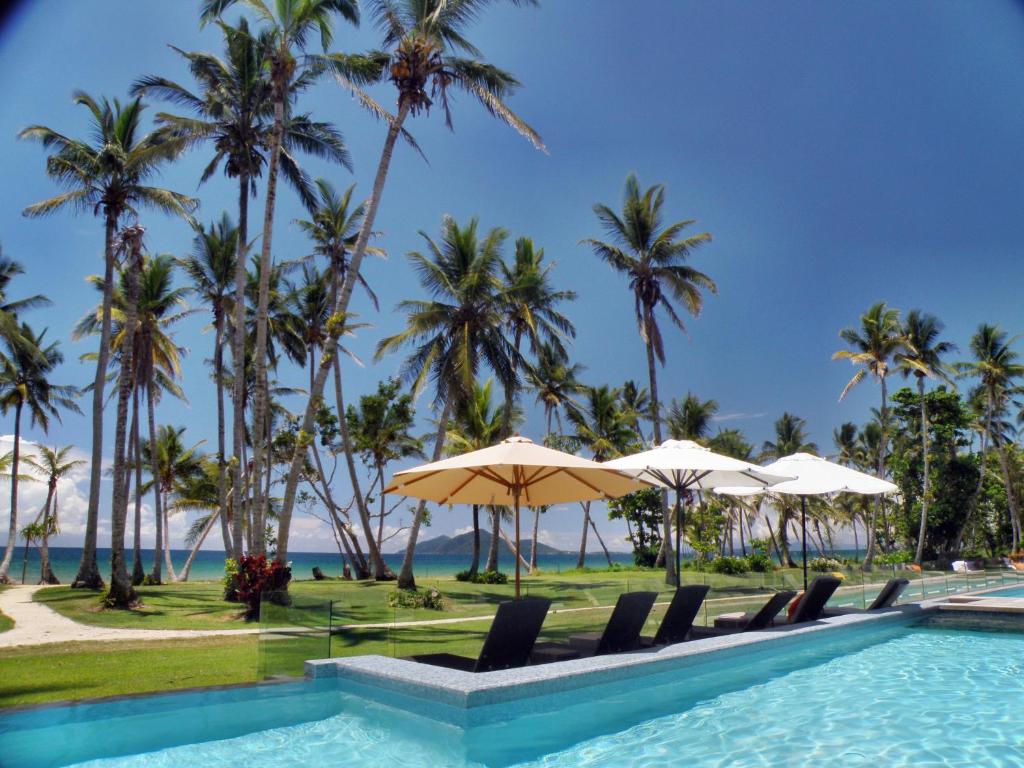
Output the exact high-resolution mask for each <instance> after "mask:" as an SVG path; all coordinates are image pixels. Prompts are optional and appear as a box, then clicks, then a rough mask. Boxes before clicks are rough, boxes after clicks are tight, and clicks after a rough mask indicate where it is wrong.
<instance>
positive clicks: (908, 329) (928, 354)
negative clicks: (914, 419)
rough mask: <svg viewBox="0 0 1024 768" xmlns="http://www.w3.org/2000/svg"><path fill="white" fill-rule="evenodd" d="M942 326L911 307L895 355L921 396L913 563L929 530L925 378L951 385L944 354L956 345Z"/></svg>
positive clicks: (899, 365)
mask: <svg viewBox="0 0 1024 768" xmlns="http://www.w3.org/2000/svg"><path fill="white" fill-rule="evenodd" d="M943 328H944V326H943V324H942V321H941V320H939V319H938V318H937V317H935V316H934V315H929V314H928V313H926V312H922V311H921V310H919V309H912V310H910V311H909V312H908V313H907V317H906V319H905V320H904V321H903V351H902V352H900V353H898V354H897V356H896V362H897V366H898V368H899V370H900V373H902V374H903V376H904V378H906V377H908V376H913V377H914V378H915V379H916V380H917V394H918V397H919V398H920V399H921V457H922V461H923V462H924V471H923V485H924V488H923V491H922V493H921V524H920V526H919V527H918V534H917V549H916V550H915V553H914V562H915V563H917V564H918V565H920V564H921V559H922V558H923V557H924V541H925V532H926V531H927V530H928V504H929V503H930V502H931V467H930V461H929V458H930V457H929V451H928V404H927V400H926V398H925V396H924V380H925V379H927V378H932V379H940V380H941V381H944V382H947V383H950V384H952V381H951V379H950V376H949V374H948V373H947V370H948V368H947V366H946V364H945V362H944V361H943V360H942V358H943V356H944V355H948V354H949V353H950V352H953V351H955V350H956V345H955V344H953V343H951V342H948V341H941V340H940V339H939V336H940V335H941V334H942V330H943Z"/></svg>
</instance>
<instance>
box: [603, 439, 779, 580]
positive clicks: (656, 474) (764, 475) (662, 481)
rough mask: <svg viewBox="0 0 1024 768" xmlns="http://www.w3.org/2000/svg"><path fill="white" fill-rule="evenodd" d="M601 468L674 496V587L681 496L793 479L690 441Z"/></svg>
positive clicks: (681, 520) (667, 444) (672, 443)
mask: <svg viewBox="0 0 1024 768" xmlns="http://www.w3.org/2000/svg"><path fill="white" fill-rule="evenodd" d="M603 466H605V467H611V468H612V469H619V470H622V471H624V472H629V473H630V474H633V475H635V476H636V477H638V478H641V479H642V480H646V481H647V482H649V483H652V484H654V485H660V486H662V487H664V488H671V489H672V490H674V491H675V492H676V507H675V511H676V584H678V583H679V580H680V579H679V566H680V562H679V561H680V539H681V537H682V529H683V525H684V522H685V521H684V518H683V517H682V495H683V494H684V493H686V492H687V491H694V490H696V491H708V490H711V489H713V488H715V487H716V486H719V485H730V486H749V487H753V488H757V489H758V490H760V489H762V488H764V487H765V486H773V485H774V484H776V483H779V482H781V481H783V480H791V479H792V478H793V477H795V475H790V474H783V473H773V472H769V471H768V470H766V469H762V468H761V467H759V466H757V465H756V464H750V463H748V462H746V461H741V460H740V459H734V458H732V457H731V456H723V455H722V454H720V453H715V452H714V451H712V450H710V449H709V448H705V447H704V446H703V445H699V444H698V443H695V442H693V441H692V440H666V441H665V442H663V443H662V444H661V445H657V446H655V447H654V448H651V449H650V450H648V451H642V452H640V453H634V454H631V455H630V456H623V457H622V458H619V459H613V460H611V461H606V462H605V463H604V465H603Z"/></svg>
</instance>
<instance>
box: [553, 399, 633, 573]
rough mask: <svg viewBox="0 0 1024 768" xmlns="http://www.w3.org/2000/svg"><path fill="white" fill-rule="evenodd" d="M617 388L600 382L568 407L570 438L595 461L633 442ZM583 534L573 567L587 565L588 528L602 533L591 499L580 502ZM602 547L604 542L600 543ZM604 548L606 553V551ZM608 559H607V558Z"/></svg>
mask: <svg viewBox="0 0 1024 768" xmlns="http://www.w3.org/2000/svg"><path fill="white" fill-rule="evenodd" d="M619 395H620V393H619V390H618V389H613V388H611V387H609V386H608V385H607V384H602V385H601V386H598V387H588V388H587V390H586V395H585V397H584V400H583V406H582V407H581V408H571V409H570V410H569V412H568V417H569V423H570V424H571V425H572V427H573V429H574V432H573V434H572V435H570V440H571V441H572V443H573V444H574V445H575V446H576V447H577V449H582V450H586V451H588V452H589V453H590V454H591V455H592V456H593V457H594V461H607V460H608V459H613V458H615V457H616V456H618V455H620V454H621V453H622V452H623V451H624V450H626V448H627V447H628V446H629V445H630V444H631V443H632V442H633V440H634V437H635V433H634V431H633V425H632V423H631V422H630V419H629V417H628V416H627V415H626V414H625V413H623V411H622V409H621V408H620V407H619ZM581 506H582V507H583V533H582V535H581V536H580V553H579V557H578V559H577V563H576V567H577V568H582V567H583V566H584V565H586V558H587V531H588V529H590V528H593V530H594V534H595V535H596V536H597V537H598V539H599V540H600V537H601V534H599V533H598V532H597V526H596V525H595V524H594V521H593V519H592V518H591V516H590V502H589V501H586V502H582V503H581ZM601 546H602V548H603V547H604V542H603V541H602V542H601ZM607 551H608V550H607V549H605V553H606V554H607ZM609 562H610V559H609Z"/></svg>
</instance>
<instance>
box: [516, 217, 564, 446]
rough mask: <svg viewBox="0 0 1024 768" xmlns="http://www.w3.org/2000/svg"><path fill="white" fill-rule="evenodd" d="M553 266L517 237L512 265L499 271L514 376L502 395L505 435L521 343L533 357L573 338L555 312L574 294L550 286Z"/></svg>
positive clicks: (526, 240) (527, 241)
mask: <svg viewBox="0 0 1024 768" xmlns="http://www.w3.org/2000/svg"><path fill="white" fill-rule="evenodd" d="M554 268H555V264H554V262H549V263H547V264H545V263H544V249H543V248H537V247H536V246H534V244H533V240H531V239H530V238H528V237H520V238H519V239H517V240H516V249H515V254H514V255H513V257H512V264H511V265H508V264H506V263H504V262H502V265H501V271H502V276H503V281H504V284H505V292H504V294H505V295H504V302H505V316H506V319H507V322H508V326H509V328H510V329H511V334H512V347H513V349H514V350H515V355H513V357H512V365H513V367H514V368H515V369H516V372H517V376H516V379H515V383H514V384H513V388H512V389H509V390H506V391H505V414H506V415H505V422H506V423H505V430H504V431H505V433H506V435H505V436H506V437H507V436H508V435H509V434H510V433H511V432H510V430H511V420H512V411H513V409H514V407H515V400H516V385H517V384H518V381H519V377H518V372H519V371H520V369H521V368H522V367H523V366H522V357H521V355H520V350H521V347H522V342H523V339H524V338H526V340H527V341H529V343H530V349H531V350H532V351H533V353H534V355H536V354H537V351H538V350H539V349H540V345H541V344H542V343H548V344H550V345H552V346H554V347H555V348H556V349H558V348H562V340H563V338H565V337H570V338H571V337H575V335H576V328H575V327H574V326H573V324H572V323H571V322H570V321H569V319H568V318H567V317H566V316H565V315H563V314H562V313H561V312H560V311H559V310H558V305H559V304H560V303H562V302H565V301H573V300H574V299H575V298H576V292H575V291H559V290H556V289H555V288H554V287H553V286H552V285H551V271H552V270H553V269H554Z"/></svg>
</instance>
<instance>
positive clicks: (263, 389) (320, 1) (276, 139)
mask: <svg viewBox="0 0 1024 768" xmlns="http://www.w3.org/2000/svg"><path fill="white" fill-rule="evenodd" d="M236 4H239V0H204V1H203V3H202V6H201V18H202V20H203V22H204V23H206V22H210V21H214V20H217V19H219V17H220V16H221V14H222V13H224V11H226V10H227V9H229V8H231V7H232V6H234V5H236ZM240 4H242V5H245V6H246V7H247V8H248V9H249V10H251V11H252V12H253V13H254V14H255V15H256V17H257V18H258V19H259V20H260V21H261V22H262V23H263V24H264V28H263V31H262V36H261V37H262V40H264V41H265V44H266V65H267V67H268V69H269V81H270V82H269V85H270V101H271V104H272V105H273V121H272V126H271V131H270V141H269V145H268V152H269V156H268V158H267V188H266V196H265V206H264V211H263V234H262V236H261V238H260V257H259V264H260V272H259V274H260V284H259V293H258V300H257V303H256V347H255V351H254V359H255V363H256V398H255V401H254V403H253V425H254V428H255V432H254V434H253V439H252V443H253V473H254V475H255V477H256V478H257V479H259V478H261V477H262V475H263V463H264V458H265V457H266V454H267V453H268V452H269V438H270V435H269V433H268V432H266V418H267V414H266V411H267V407H268V397H269V394H268V387H269V381H268V378H267V335H268V329H267V325H268V312H269V299H270V286H269V283H268V281H269V278H270V271H271V258H270V255H271V248H272V245H273V235H274V209H275V206H276V204H277V175H278V171H279V169H280V167H281V150H282V148H283V146H284V134H285V124H286V122H287V115H288V112H289V111H290V108H291V105H292V103H293V102H294V100H295V97H296V95H297V94H298V93H299V92H300V91H301V90H304V89H305V88H306V87H308V85H309V83H310V82H311V80H313V79H315V77H316V76H317V75H318V74H319V73H320V72H321V71H322V65H320V64H311V62H310V59H309V57H308V56H307V55H306V50H307V43H308V41H309V39H310V37H312V36H314V35H315V36H317V37H318V38H319V40H320V43H321V44H322V46H323V50H324V51H326V50H327V48H328V47H329V46H330V44H331V39H332V36H333V32H332V29H331V22H332V17H333V16H334V15H335V14H337V15H339V16H341V17H342V18H343V19H344V20H346V21H348V22H350V23H352V24H353V25H358V23H359V8H358V4H357V2H356V0H277V2H276V3H275V4H274V5H273V6H269V5H267V4H266V3H264V2H263V0H241V3H240ZM346 61H347V57H340V58H339V61H338V63H337V66H343V67H344V68H345V70H346V71H348V72H352V70H351V68H350V67H347V66H345V62H346ZM352 74H353V75H354V76H358V75H359V71H358V69H357V70H355V71H354V72H352ZM339 142H340V137H339ZM338 159H339V160H347V157H346V156H345V155H344V154H342V155H341V156H339V157H338ZM269 471H270V470H269V462H268V464H267V473H268V475H269ZM253 487H254V489H257V492H256V498H255V500H254V501H255V506H256V511H257V517H258V518H260V519H263V518H265V517H266V507H267V503H268V499H264V498H263V497H262V494H261V492H260V491H259V490H258V489H259V488H260V487H261V483H259V482H257V483H255V484H254V486H253Z"/></svg>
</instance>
